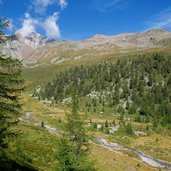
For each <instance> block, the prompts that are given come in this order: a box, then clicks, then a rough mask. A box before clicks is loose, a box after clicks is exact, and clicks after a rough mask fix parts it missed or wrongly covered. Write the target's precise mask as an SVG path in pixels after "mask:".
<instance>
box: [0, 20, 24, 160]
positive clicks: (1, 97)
mask: <svg viewBox="0 0 171 171" xmlns="http://www.w3.org/2000/svg"><path fill="white" fill-rule="evenodd" d="M7 26H8V21H6V20H5V19H0V44H1V45H3V44H4V43H5V42H6V39H5V36H4V33H3V31H4V29H5V28H6V27H7ZM22 84H23V79H22V78H21V62H20V61H19V60H17V59H13V58H11V57H7V56H6V55H4V54H3V52H2V46H1V48H0V109H1V110H0V159H1V160H2V159H4V157H5V152H4V149H5V148H7V147H8V138H9V137H11V136H15V135H16V134H17V133H16V131H14V128H13V126H14V125H15V124H16V123H17V122H18V116H19V113H20V110H21V104H20V103H19V94H20V92H21V91H22V89H23V88H22Z"/></svg>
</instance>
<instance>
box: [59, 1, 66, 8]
mask: <svg viewBox="0 0 171 171" xmlns="http://www.w3.org/2000/svg"><path fill="white" fill-rule="evenodd" d="M59 5H60V6H61V8H62V9H64V8H66V6H67V1H66V0H59Z"/></svg>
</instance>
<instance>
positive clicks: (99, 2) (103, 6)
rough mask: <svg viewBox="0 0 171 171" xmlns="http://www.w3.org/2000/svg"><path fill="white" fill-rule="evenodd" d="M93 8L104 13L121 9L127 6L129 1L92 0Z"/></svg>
mask: <svg viewBox="0 0 171 171" xmlns="http://www.w3.org/2000/svg"><path fill="white" fill-rule="evenodd" d="M92 3H93V5H92V6H93V8H94V9H96V10H98V11H100V12H106V11H108V10H111V9H117V8H118V9H122V8H126V7H127V6H128V5H129V0H92Z"/></svg>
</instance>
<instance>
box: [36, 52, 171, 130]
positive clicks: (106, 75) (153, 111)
mask: <svg viewBox="0 0 171 171" xmlns="http://www.w3.org/2000/svg"><path fill="white" fill-rule="evenodd" d="M170 66H171V56H170V55H168V54H165V53H151V54H148V55H139V56H136V57H129V58H126V59H119V60H117V61H116V62H112V61H111V62H103V63H98V64H92V65H89V66H86V65H81V66H77V67H72V68H70V69H69V70H68V71H65V72H62V73H60V74H59V75H57V77H56V78H55V79H54V80H53V81H51V82H48V83H47V84H46V86H45V87H43V88H42V89H41V91H40V93H36V92H35V93H34V95H35V96H38V97H39V98H40V99H48V100H52V101H53V102H55V103H58V102H62V101H63V100H64V99H66V98H68V97H69V96H70V95H71V90H72V89H75V90H76V91H77V94H78V95H79V97H80V98H84V97H87V96H89V97H90V100H88V101H87V100H85V107H86V106H98V105H101V106H102V107H104V109H105V107H109V108H116V109H117V111H118V112H119V113H121V112H124V111H125V112H128V113H130V114H140V115H143V116H145V117H146V118H147V121H149V118H152V119H155V121H156V122H159V123H161V124H162V125H164V126H167V127H169V128H170V126H169V124H170V123H171V67H170ZM93 92H96V93H97V94H99V95H98V96H97V97H95V98H91V94H92V93H93ZM85 99H86V98H85ZM104 109H103V110H104Z"/></svg>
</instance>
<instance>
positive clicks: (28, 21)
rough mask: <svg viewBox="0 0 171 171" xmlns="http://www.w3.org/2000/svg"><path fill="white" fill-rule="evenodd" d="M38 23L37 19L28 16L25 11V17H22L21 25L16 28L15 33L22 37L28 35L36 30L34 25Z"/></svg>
mask: <svg viewBox="0 0 171 171" xmlns="http://www.w3.org/2000/svg"><path fill="white" fill-rule="evenodd" d="M38 23H39V21H38V20H37V19H33V18H31V17H30V15H29V14H28V13H25V18H24V19H23V23H22V27H21V28H20V29H19V30H17V32H16V33H19V34H21V35H22V36H23V37H27V36H29V35H30V34H31V33H32V32H34V31H36V25H37V24H38Z"/></svg>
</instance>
